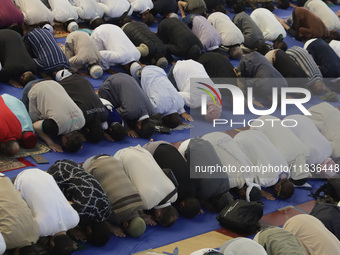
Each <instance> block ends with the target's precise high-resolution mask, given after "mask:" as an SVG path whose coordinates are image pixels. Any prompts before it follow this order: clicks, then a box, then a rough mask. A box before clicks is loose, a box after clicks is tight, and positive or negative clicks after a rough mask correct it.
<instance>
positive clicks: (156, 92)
mask: <svg viewBox="0 0 340 255" xmlns="http://www.w3.org/2000/svg"><path fill="white" fill-rule="evenodd" d="M141 86H142V89H143V91H144V92H145V94H146V95H147V96H148V98H149V99H150V101H151V104H152V105H153V107H154V108H155V110H156V112H157V113H160V114H161V115H162V117H164V116H166V115H169V114H171V113H175V112H177V113H178V114H182V113H184V112H185V110H184V100H183V98H182V97H181V96H180V95H179V94H178V91H177V90H176V89H175V87H174V86H173V85H172V83H171V82H170V81H169V79H168V77H167V75H166V73H165V71H164V70H163V69H162V68H160V67H158V66H152V65H150V66H146V67H144V68H143V70H142V73H141Z"/></svg>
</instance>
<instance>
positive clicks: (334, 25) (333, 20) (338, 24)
mask: <svg viewBox="0 0 340 255" xmlns="http://www.w3.org/2000/svg"><path fill="white" fill-rule="evenodd" d="M304 7H305V8H307V9H308V10H310V11H311V12H312V13H314V14H315V15H316V16H318V17H319V18H320V19H321V20H322V22H323V23H324V24H325V26H326V27H327V29H328V30H329V31H333V30H339V29H340V20H339V18H338V17H337V16H336V14H335V13H334V11H333V10H331V8H329V7H328V6H327V4H326V3H324V2H323V1H321V0H310V1H307V2H306V3H305V5H304Z"/></svg>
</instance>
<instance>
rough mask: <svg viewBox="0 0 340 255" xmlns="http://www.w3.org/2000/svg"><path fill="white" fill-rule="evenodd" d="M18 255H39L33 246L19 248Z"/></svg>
mask: <svg viewBox="0 0 340 255" xmlns="http://www.w3.org/2000/svg"><path fill="white" fill-rule="evenodd" d="M19 255H39V251H38V250H37V248H36V246H35V245H34V244H33V245H28V246H24V247H21V248H20V249H19Z"/></svg>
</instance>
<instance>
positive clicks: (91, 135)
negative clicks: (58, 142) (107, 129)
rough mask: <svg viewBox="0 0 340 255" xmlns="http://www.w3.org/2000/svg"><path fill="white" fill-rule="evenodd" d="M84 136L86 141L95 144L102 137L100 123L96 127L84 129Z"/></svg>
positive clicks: (102, 132)
mask: <svg viewBox="0 0 340 255" xmlns="http://www.w3.org/2000/svg"><path fill="white" fill-rule="evenodd" d="M84 136H85V139H86V141H88V142H90V143H97V142H99V141H100V140H101V139H102V138H103V137H104V130H103V128H102V126H101V125H100V123H98V125H93V126H91V127H87V128H85V130H84Z"/></svg>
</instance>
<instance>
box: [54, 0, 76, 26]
mask: <svg viewBox="0 0 340 255" xmlns="http://www.w3.org/2000/svg"><path fill="white" fill-rule="evenodd" d="M48 2H49V4H50V6H51V9H52V13H53V14H54V19H55V20H56V21H59V22H62V23H64V22H66V21H69V20H71V19H74V20H77V19H78V13H77V10H76V8H74V7H73V6H72V5H71V3H70V2H69V1H68V0H49V1H48Z"/></svg>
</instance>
